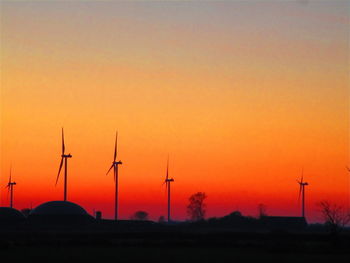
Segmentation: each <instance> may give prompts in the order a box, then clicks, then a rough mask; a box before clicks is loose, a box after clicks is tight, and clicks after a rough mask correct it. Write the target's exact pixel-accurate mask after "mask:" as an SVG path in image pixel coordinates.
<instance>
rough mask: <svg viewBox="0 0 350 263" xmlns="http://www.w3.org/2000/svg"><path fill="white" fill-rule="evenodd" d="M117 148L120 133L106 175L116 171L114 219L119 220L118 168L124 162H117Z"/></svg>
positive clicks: (116, 136)
mask: <svg viewBox="0 0 350 263" xmlns="http://www.w3.org/2000/svg"><path fill="white" fill-rule="evenodd" d="M117 146H118V132H116V135H115V146H114V158H113V162H112V165H111V167H110V168H109V170H108V172H107V173H106V175H107V174H108V173H109V172H110V171H111V170H112V168H113V171H114V182H115V204H114V205H115V206H114V219H115V220H118V166H119V165H121V164H123V163H122V161H120V160H119V161H117Z"/></svg>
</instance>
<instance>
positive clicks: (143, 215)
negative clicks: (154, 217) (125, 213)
mask: <svg viewBox="0 0 350 263" xmlns="http://www.w3.org/2000/svg"><path fill="white" fill-rule="evenodd" d="M130 218H131V219H132V220H139V221H143V220H148V213H147V212H145V211H136V212H135V213H134V214H133V215H132V216H131V217H130Z"/></svg>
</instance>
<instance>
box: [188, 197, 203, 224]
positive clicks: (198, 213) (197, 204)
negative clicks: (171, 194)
mask: <svg viewBox="0 0 350 263" xmlns="http://www.w3.org/2000/svg"><path fill="white" fill-rule="evenodd" d="M206 198H207V195H206V194H205V193H204V192H198V193H195V194H193V195H191V196H190V198H189V199H188V200H189V205H188V206H187V214H188V216H189V217H190V219H191V220H192V221H198V220H203V219H204V217H205V213H206V210H205V208H206V205H205V203H204V200H205V199H206Z"/></svg>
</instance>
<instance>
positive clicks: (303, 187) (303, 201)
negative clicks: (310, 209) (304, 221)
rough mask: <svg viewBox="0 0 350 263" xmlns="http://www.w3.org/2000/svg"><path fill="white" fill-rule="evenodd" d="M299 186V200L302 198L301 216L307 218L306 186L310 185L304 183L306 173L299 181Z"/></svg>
mask: <svg viewBox="0 0 350 263" xmlns="http://www.w3.org/2000/svg"><path fill="white" fill-rule="evenodd" d="M297 182H298V184H299V186H300V187H299V200H300V196H301V216H302V217H304V218H305V186H306V185H309V184H308V183H307V182H304V172H302V174H301V179H300V181H298V180H297Z"/></svg>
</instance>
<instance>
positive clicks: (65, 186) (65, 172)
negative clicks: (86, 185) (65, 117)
mask: <svg viewBox="0 0 350 263" xmlns="http://www.w3.org/2000/svg"><path fill="white" fill-rule="evenodd" d="M65 148H66V147H65V145H64V133H63V128H62V154H61V163H60V168H59V169H58V174H57V178H56V184H55V185H57V182H58V179H59V178H60V173H61V170H62V166H63V162H64V193H63V201H67V176H68V171H67V168H68V162H67V160H68V158H72V155H71V154H70V153H69V154H65Z"/></svg>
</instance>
